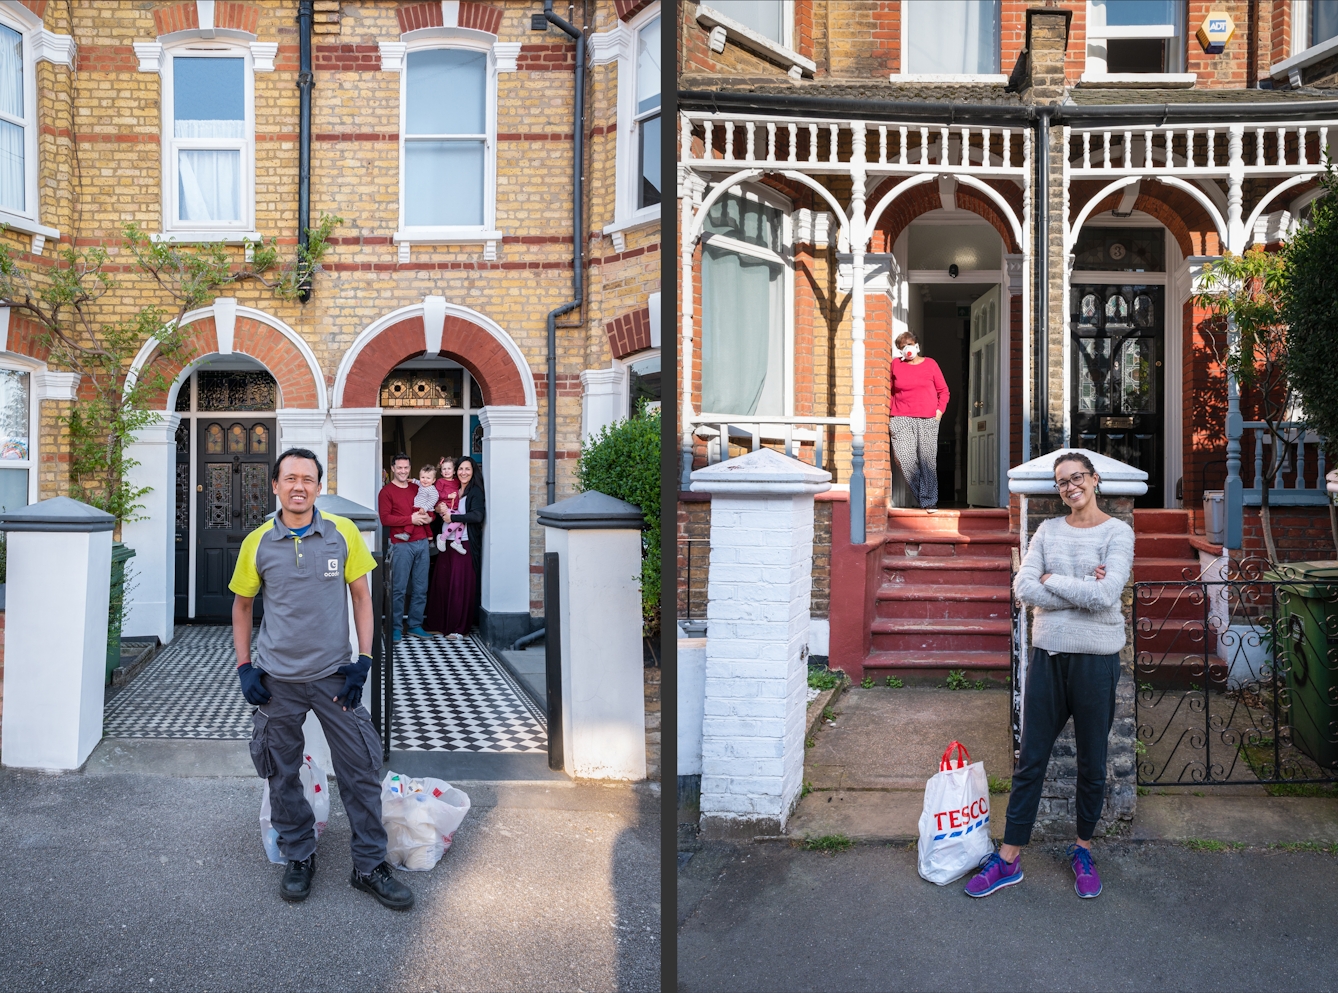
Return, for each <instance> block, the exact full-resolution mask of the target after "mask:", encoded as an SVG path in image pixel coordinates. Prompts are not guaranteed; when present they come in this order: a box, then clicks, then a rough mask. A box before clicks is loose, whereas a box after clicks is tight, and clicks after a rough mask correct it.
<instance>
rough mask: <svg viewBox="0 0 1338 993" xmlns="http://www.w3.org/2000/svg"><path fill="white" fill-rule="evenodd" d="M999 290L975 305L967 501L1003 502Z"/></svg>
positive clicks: (984, 504) (976, 503)
mask: <svg viewBox="0 0 1338 993" xmlns="http://www.w3.org/2000/svg"><path fill="white" fill-rule="evenodd" d="M999 311H1000V305H999V288H998V287H997V286H996V287H994V288H993V289H992V290H990V291H989V292H988V293H986V294H985V295H984V296H982V297H981V298H980V299H979V300H977V301H976V302H975V303H973V304H972V305H971V358H970V363H971V364H970V367H969V380H968V389H967V406H966V416H967V427H966V501H967V503H969V504H971V505H972V506H975V507H996V506H998V503H999V496H998V494H999V486H998V481H997V473H998V469H999V436H998V432H999Z"/></svg>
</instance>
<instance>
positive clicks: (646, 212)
mask: <svg viewBox="0 0 1338 993" xmlns="http://www.w3.org/2000/svg"><path fill="white" fill-rule="evenodd" d="M659 223H660V205H656V206H654V207H643V208H642V209H641V210H639V211H637V212H636V213H635V214H633V215H632V216H631V217H630V218H628V219H626V220H621V221H614V222H613V223H612V224H606V225H605V226H604V228H603V233H604V235H605V236H606V237H608V238H612V239H613V250H614V251H615V252H618V253H619V254H621V253H623V252H624V251H626V250H627V232H629V231H639V230H640V229H641V228H648V227H652V226H654V225H656V224H659Z"/></svg>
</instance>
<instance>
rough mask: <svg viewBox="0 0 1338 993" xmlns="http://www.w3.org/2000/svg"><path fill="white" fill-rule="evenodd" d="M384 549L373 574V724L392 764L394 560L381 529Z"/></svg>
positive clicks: (384, 755) (385, 530) (384, 756)
mask: <svg viewBox="0 0 1338 993" xmlns="http://www.w3.org/2000/svg"><path fill="white" fill-rule="evenodd" d="M381 530H382V533H381V547H382V548H383V549H384V550H385V551H384V552H383V553H382V554H380V555H377V556H375V558H376V560H377V565H378V566H379V568H377V569H374V570H372V608H373V617H374V620H375V623H374V624H373V628H374V629H375V631H374V634H373V635H372V722H373V723H374V724H375V725H376V729H377V731H378V732H379V733H380V735H381V757H382V759H384V760H386V761H389V760H390V721H391V718H392V717H393V716H394V710H395V706H394V700H395V694H394V692H393V690H394V685H395V653H394V641H393V640H392V635H393V633H394V630H395V628H394V624H393V620H394V618H393V617H392V614H393V610H392V609H391V604H390V595H391V588H392V586H393V585H394V584H393V583H392V582H391V580H390V569H391V558H392V556H393V555H394V546H393V545H392V544H391V543H390V535H389V530H390V529H389V528H382V529H381Z"/></svg>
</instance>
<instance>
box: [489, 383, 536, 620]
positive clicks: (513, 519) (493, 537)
mask: <svg viewBox="0 0 1338 993" xmlns="http://www.w3.org/2000/svg"><path fill="white" fill-rule="evenodd" d="M479 424H480V425H482V427H483V476H484V480H485V482H486V485H487V494H488V520H487V522H486V524H485V525H484V528H483V590H482V615H481V616H480V617H479V627H480V629H481V630H482V632H483V636H484V638H485V639H486V640H487V641H488V642H489V643H490V644H501V643H502V642H503V641H505V642H507V643H508V644H509V643H510V642H511V641H514V640H515V639H516V638H519V637H521V636H522V635H525V634H528V633H529V630H530V624H529V618H530V528H531V526H532V525H533V518H532V517H531V516H530V443H531V442H532V441H533V440H534V437H535V431H536V429H537V428H538V424H539V412H538V410H536V409H535V408H533V407H484V408H483V410H481V411H480V412H479ZM513 632H514V633H513Z"/></svg>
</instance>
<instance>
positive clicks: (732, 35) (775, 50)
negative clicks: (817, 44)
mask: <svg viewBox="0 0 1338 993" xmlns="http://www.w3.org/2000/svg"><path fill="white" fill-rule="evenodd" d="M697 23H698V24H700V25H702V26H703V27H705V28H709V29H715V28H719V29H720V30H722V31H724V33H725V37H726V38H728V39H729V40H730V41H732V42H733V43H734V44H736V45H738V46H739V47H740V48H746V49H748V51H750V52H752V53H753V54H754V55H760V56H761V57H762V58H764V59H766V60H767V61H768V62H774V63H776V64H777V65H779V66H782V67H783V68H785V69H788V70H789V71H790V72H791V74H796V73H795V70H799V71H800V72H801V73H802V74H804V75H808V76H811V75H813V73H814V72H816V71H817V68H818V66H817V63H815V62H814V61H813V60H812V59H807V58H804V56H802V55H800V54H799V53H798V52H796V51H794V50H793V49H789V48H786V47H785V46H784V45H782V44H780V43H778V42H775V41H772V40H771V39H770V38H768V37H766V36H765V35H761V34H758V33H757V32H756V31H754V30H753V29H752V28H750V27H746V26H745V25H743V24H740V23H739V22H738V21H736V20H734V19H733V18H732V17H726V16H725V15H724V14H722V13H720V11H718V10H713V9H712V8H711V7H709V6H707V5H706V4H702V5H701V6H700V7H698V8H697ZM712 34H713V35H714V34H715V32H714V30H712ZM723 49H724V45H723V44H722V45H721V46H720V48H717V49H715V51H722V50H723Z"/></svg>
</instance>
